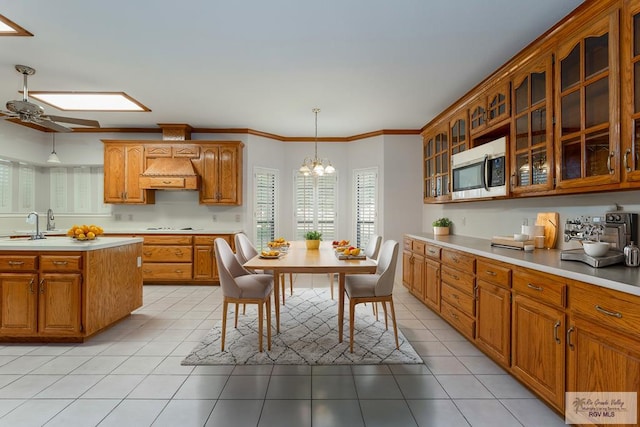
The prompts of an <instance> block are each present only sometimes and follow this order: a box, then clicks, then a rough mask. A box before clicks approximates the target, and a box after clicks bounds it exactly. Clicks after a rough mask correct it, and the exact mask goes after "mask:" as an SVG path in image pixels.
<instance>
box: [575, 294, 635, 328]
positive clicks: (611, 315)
mask: <svg viewBox="0 0 640 427" xmlns="http://www.w3.org/2000/svg"><path fill="white" fill-rule="evenodd" d="M569 309H570V310H571V312H572V313H575V314H578V315H580V316H583V317H586V318H588V319H592V320H594V321H596V322H597V323H598V324H602V325H605V326H610V327H612V328H614V329H615V330H616V331H619V332H623V333H630V334H633V335H636V336H640V297H638V296H635V295H630V294H625V293H624V292H618V291H614V290H612V289H606V288H601V287H599V286H596V285H589V284H586V283H581V282H571V283H570V288H569Z"/></svg>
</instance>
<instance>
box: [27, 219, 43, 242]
mask: <svg viewBox="0 0 640 427" xmlns="http://www.w3.org/2000/svg"><path fill="white" fill-rule="evenodd" d="M34 216H35V217H36V234H34V235H33V236H31V240H37V239H45V238H46V237H44V236H43V235H42V233H41V232H40V217H39V216H38V213H37V212H30V213H29V215H27V222H28V223H29V224H33V219H32V217H34Z"/></svg>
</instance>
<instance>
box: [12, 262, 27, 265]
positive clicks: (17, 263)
mask: <svg viewBox="0 0 640 427" xmlns="http://www.w3.org/2000/svg"><path fill="white" fill-rule="evenodd" d="M23 264H24V261H9V265H23Z"/></svg>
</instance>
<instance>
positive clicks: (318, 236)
mask: <svg viewBox="0 0 640 427" xmlns="http://www.w3.org/2000/svg"><path fill="white" fill-rule="evenodd" d="M304 238H305V240H306V241H307V249H318V248H319V247H320V241H321V240H322V233H321V232H319V231H316V230H313V231H307V232H306V233H305V235H304Z"/></svg>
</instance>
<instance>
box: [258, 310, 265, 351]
mask: <svg viewBox="0 0 640 427" xmlns="http://www.w3.org/2000/svg"><path fill="white" fill-rule="evenodd" d="M263 310H264V306H263V305H262V303H259V304H258V349H259V350H260V353H262V327H263V323H262V322H263V320H264V311H263Z"/></svg>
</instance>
